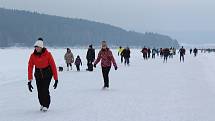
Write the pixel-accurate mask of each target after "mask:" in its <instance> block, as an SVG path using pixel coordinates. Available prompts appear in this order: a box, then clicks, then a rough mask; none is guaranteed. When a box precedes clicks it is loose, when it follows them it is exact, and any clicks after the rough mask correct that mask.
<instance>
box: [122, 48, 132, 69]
mask: <svg viewBox="0 0 215 121" xmlns="http://www.w3.org/2000/svg"><path fill="white" fill-rule="evenodd" d="M130 53H131V51H130V49H129V47H127V48H125V49H124V50H123V51H122V53H121V54H123V57H124V60H125V62H124V63H125V65H128V66H129V63H130V60H129V58H130Z"/></svg>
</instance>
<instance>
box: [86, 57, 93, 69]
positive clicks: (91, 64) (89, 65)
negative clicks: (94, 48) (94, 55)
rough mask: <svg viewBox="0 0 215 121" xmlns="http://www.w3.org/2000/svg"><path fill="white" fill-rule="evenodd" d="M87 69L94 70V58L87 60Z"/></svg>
mask: <svg viewBox="0 0 215 121" xmlns="http://www.w3.org/2000/svg"><path fill="white" fill-rule="evenodd" d="M87 70H88V71H93V61H92V60H87Z"/></svg>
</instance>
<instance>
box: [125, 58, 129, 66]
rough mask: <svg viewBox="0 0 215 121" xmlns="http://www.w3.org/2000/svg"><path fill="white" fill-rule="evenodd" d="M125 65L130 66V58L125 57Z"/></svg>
mask: <svg viewBox="0 0 215 121" xmlns="http://www.w3.org/2000/svg"><path fill="white" fill-rule="evenodd" d="M125 64H127V65H129V58H127V57H125Z"/></svg>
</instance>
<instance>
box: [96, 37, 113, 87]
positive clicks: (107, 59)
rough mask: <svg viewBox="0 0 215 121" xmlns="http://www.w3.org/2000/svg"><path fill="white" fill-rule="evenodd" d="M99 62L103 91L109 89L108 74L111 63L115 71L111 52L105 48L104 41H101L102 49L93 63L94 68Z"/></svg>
mask: <svg viewBox="0 0 215 121" xmlns="http://www.w3.org/2000/svg"><path fill="white" fill-rule="evenodd" d="M100 60H101V67H102V75H103V78H104V86H103V89H107V88H109V72H110V69H111V63H113V66H114V69H115V70H117V65H116V62H115V59H114V57H113V54H112V52H111V50H110V49H109V48H108V47H107V43H106V41H102V49H101V50H100V51H99V53H98V57H97V59H96V61H95V62H94V67H96V65H97V64H98V63H99V61H100Z"/></svg>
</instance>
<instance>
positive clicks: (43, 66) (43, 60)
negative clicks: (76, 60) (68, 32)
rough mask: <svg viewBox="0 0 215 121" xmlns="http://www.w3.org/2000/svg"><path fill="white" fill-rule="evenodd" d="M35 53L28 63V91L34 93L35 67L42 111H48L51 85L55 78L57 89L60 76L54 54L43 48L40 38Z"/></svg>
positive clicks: (35, 45)
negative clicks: (32, 83)
mask: <svg viewBox="0 0 215 121" xmlns="http://www.w3.org/2000/svg"><path fill="white" fill-rule="evenodd" d="M34 47H35V49H34V52H33V53H32V54H31V56H30V59H29V62H28V80H29V81H28V89H29V91H30V92H32V89H33V86H32V85H31V82H32V80H33V74H32V73H33V68H34V66H35V71H34V77H35V79H36V85H37V91H38V99H39V102H40V105H41V107H40V110H41V111H44V112H45V111H47V110H48V108H49V105H50V102H51V100H50V94H49V85H50V82H51V79H52V76H54V80H55V83H54V85H53V87H54V89H56V88H57V84H58V74H57V69H56V65H55V61H54V59H53V57H52V54H51V53H50V52H49V51H48V50H47V49H46V48H44V46H43V39H42V38H39V39H38V40H37V41H36V43H35V44H34Z"/></svg>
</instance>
